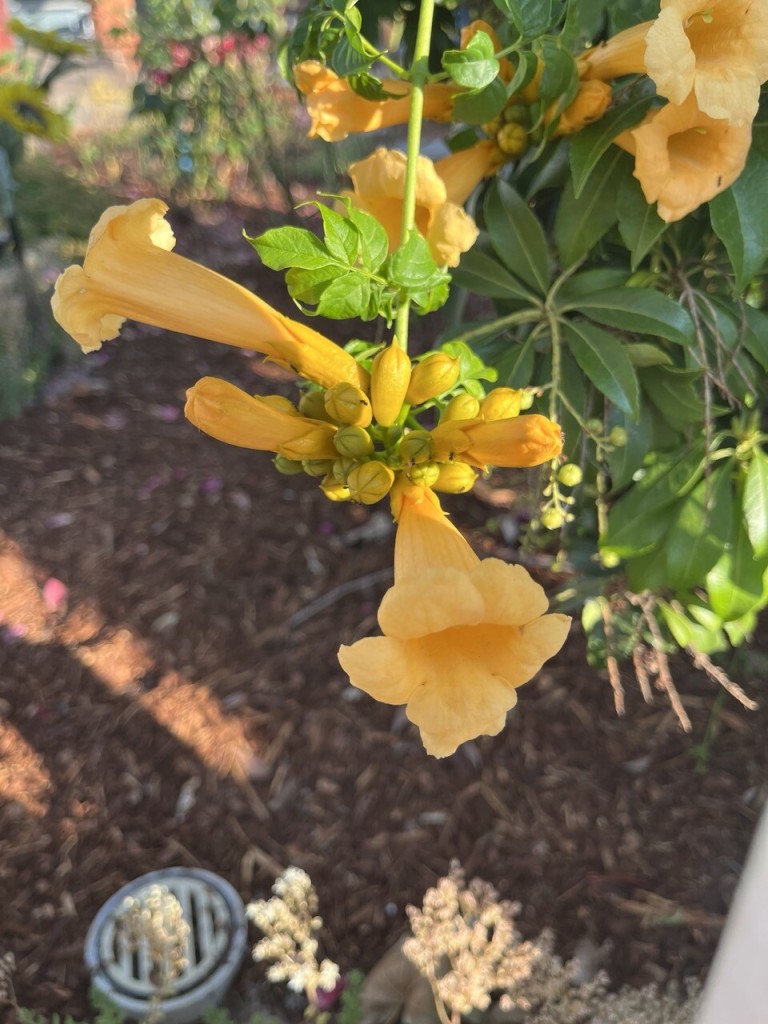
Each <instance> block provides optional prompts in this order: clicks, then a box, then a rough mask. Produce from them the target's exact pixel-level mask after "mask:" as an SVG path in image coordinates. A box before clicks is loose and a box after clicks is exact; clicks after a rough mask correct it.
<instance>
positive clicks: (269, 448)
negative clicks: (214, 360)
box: [184, 377, 338, 459]
mask: <svg viewBox="0 0 768 1024" xmlns="http://www.w3.org/2000/svg"><path fill="white" fill-rule="evenodd" d="M273 397H274V396H273ZM184 415H185V416H186V417H187V419H188V420H189V421H190V423H194V425H195V426H196V427H198V428H199V429H200V430H202V431H203V432H204V433H206V434H209V435H210V436H211V437H215V438H216V439H217V440H218V441H224V443H225V444H233V445H237V447H239V448H251V449H253V450H255V451H260V452H277V453H278V455H284V456H285V457H286V458H288V459H335V458H338V452H337V451H336V449H335V448H334V445H333V435H334V433H335V432H336V427H335V426H334V425H333V424H331V423H325V422H323V421H322V420H313V419H309V418H308V417H306V416H300V415H297V414H296V413H295V412H285V411H283V410H282V409H280V408H278V407H277V404H273V402H271V401H270V400H269V398H261V397H259V396H256V397H253V396H251V395H249V394H248V393H247V392H246V391H242V390H241V389H240V388H238V387H235V385H234V384H230V383H228V382H227V381H225V380H219V379H218V378H217V377H203V379H202V380H199V381H198V382H197V384H195V386H194V387H192V388H190V389H189V391H187V403H186V405H185V406H184Z"/></svg>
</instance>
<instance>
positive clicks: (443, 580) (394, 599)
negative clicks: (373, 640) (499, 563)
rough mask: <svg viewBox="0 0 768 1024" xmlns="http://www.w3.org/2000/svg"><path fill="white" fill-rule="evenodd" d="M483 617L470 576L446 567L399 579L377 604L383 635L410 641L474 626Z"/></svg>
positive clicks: (479, 601) (482, 604) (425, 570)
mask: <svg viewBox="0 0 768 1024" xmlns="http://www.w3.org/2000/svg"><path fill="white" fill-rule="evenodd" d="M480 564H482V563H480ZM425 594H428V595H429V597H428V599H427V600H425V599H424V595H425ZM484 614H485V602H484V601H483V595H482V594H481V593H480V591H479V590H478V588H477V586H476V585H475V584H474V581H473V578H472V576H471V575H469V574H468V573H466V572H463V571H462V570H461V569H454V568H452V567H449V566H447V567H445V568H431V569H424V570H423V571H422V572H421V573H420V574H419V575H418V576H409V577H407V578H406V579H403V578H399V579H398V581H397V585H396V586H394V587H390V589H389V590H388V591H387V592H386V594H385V595H384V598H383V600H382V602H381V606H380V608H379V625H380V626H381V628H382V630H383V632H384V633H386V635H387V636H392V637H395V638H396V639H397V640H413V639H415V638H416V637H422V636H426V635H428V634H429V633H439V632H441V631H442V630H444V629H450V628H451V627H453V626H461V625H476V624H477V623H478V622H482V621H483V616H484Z"/></svg>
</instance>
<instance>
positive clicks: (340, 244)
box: [317, 203, 360, 265]
mask: <svg viewBox="0 0 768 1024" xmlns="http://www.w3.org/2000/svg"><path fill="white" fill-rule="evenodd" d="M317 209H318V210H319V211H320V216H321V217H322V219H323V231H324V237H325V246H326V248H327V249H328V252H329V253H330V254H331V255H332V256H335V257H336V259H337V260H340V261H341V262H342V263H347V264H350V265H351V264H353V263H354V262H355V260H356V259H357V252H358V247H359V241H360V236H359V234H358V231H357V228H356V227H355V225H354V223H353V222H352V221H350V220H349V219H348V218H347V217H342V216H341V214H339V213H336V211H335V210H331V209H329V207H327V206H325V205H324V204H323V203H318V204H317Z"/></svg>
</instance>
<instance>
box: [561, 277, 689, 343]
mask: <svg viewBox="0 0 768 1024" xmlns="http://www.w3.org/2000/svg"><path fill="white" fill-rule="evenodd" d="M577 307H578V310H579V312H581V313H583V314H584V315H585V316H588V317H589V318H590V320H597V321H598V322H599V323H601V324H606V325H607V326H608V327H618V328H620V329H621V330H623V331H633V332H634V333H636V334H652V335H655V336H658V337H661V338H666V339H667V341H672V342H674V343H675V344H677V345H686V346H688V345H691V344H692V343H693V339H694V327H693V321H692V320H691V318H690V316H689V315H688V313H687V312H686V310H684V309H683V308H682V306H680V305H678V303H677V302H675V301H674V300H673V299H670V298H669V296H667V295H662V293H661V292H659V291H657V290H656V289H655V288H609V289H606V290H605V291H600V292H593V293H592V294H591V295H584V296H582V297H581V298H580V299H579V301H578V303H577ZM560 308H561V309H562V308H567V307H563V306H562V305H561V306H560Z"/></svg>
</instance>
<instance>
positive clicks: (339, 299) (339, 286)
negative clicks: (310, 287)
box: [315, 271, 371, 320]
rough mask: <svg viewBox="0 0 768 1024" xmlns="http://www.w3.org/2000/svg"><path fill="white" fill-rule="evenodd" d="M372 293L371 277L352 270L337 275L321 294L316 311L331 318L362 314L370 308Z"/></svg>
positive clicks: (344, 318)
mask: <svg viewBox="0 0 768 1024" xmlns="http://www.w3.org/2000/svg"><path fill="white" fill-rule="evenodd" d="M370 293H371V283H370V281H369V279H368V278H367V277H366V276H365V275H364V274H360V273H356V272H355V271H350V272H349V273H348V274H343V275H342V276H341V277H337V278H336V279H335V280H334V281H332V282H331V284H329V285H328V287H327V288H326V289H325V290H324V292H323V294H322V295H321V296H320V301H319V302H318V304H317V309H316V310H315V312H316V313H317V315H318V316H326V317H328V318H329V319H331V320H348V319H350V318H352V317H360V316H362V315H363V314H364V313H365V312H366V311H367V309H368V300H369V298H370Z"/></svg>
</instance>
